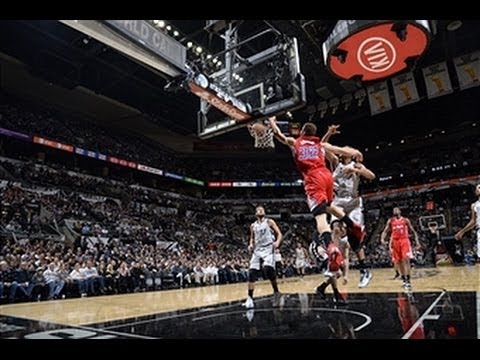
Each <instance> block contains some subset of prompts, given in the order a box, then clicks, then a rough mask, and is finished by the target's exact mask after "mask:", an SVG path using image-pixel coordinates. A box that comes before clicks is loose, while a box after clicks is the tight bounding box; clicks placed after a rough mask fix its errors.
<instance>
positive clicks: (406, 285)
mask: <svg viewBox="0 0 480 360" xmlns="http://www.w3.org/2000/svg"><path fill="white" fill-rule="evenodd" d="M402 287H403V288H404V289H405V291H410V290H412V284H411V283H410V281H403V284H402Z"/></svg>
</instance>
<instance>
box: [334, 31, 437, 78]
mask: <svg viewBox="0 0 480 360" xmlns="http://www.w3.org/2000/svg"><path fill="white" fill-rule="evenodd" d="M392 25H393V24H392V23H390V22H388V23H381V24H375V25H373V26H370V27H368V28H364V29H361V30H359V31H357V32H355V33H353V34H351V35H350V36H348V37H347V38H345V39H344V40H343V41H342V42H340V43H339V44H338V45H337V46H336V50H340V51H342V52H343V53H344V54H346V56H345V57H344V59H342V60H341V59H339V57H337V56H334V55H332V54H331V53H332V52H331V53H330V55H329V58H328V66H329V68H330V70H331V71H332V72H333V73H334V74H335V75H337V76H339V77H340V78H343V79H351V78H353V77H355V76H360V77H361V78H362V80H363V81H370V80H378V79H382V78H386V77H389V76H391V75H393V74H396V73H398V72H400V71H402V70H404V69H406V68H407V63H406V60H407V59H408V58H412V57H418V56H420V55H422V54H423V52H424V51H425V49H426V48H427V45H428V36H427V34H426V32H424V31H423V30H422V29H421V28H420V27H417V26H416V25H415V24H410V23H409V24H407V26H406V28H405V31H406V36H405V38H404V40H403V41H402V40H401V39H400V38H399V37H398V36H397V33H396V32H395V31H393V30H392Z"/></svg>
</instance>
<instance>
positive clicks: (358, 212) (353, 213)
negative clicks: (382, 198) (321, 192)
mask: <svg viewBox="0 0 480 360" xmlns="http://www.w3.org/2000/svg"><path fill="white" fill-rule="evenodd" d="M332 205H336V206H338V207H341V208H342V209H343V211H345V215H348V217H349V218H350V219H352V221H353V222H354V223H355V224H358V225H361V226H363V225H364V220H363V200H362V198H361V197H358V198H340V197H335V198H334V199H333V201H332ZM333 220H338V219H337V218H336V217H335V216H333V215H332V221H333Z"/></svg>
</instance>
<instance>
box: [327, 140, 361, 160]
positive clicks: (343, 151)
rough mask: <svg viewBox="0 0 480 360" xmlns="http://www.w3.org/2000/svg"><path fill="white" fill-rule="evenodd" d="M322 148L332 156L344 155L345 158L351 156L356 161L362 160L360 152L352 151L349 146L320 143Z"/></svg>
mask: <svg viewBox="0 0 480 360" xmlns="http://www.w3.org/2000/svg"><path fill="white" fill-rule="evenodd" d="M322 146H323V147H324V148H325V150H326V151H331V152H333V153H334V154H337V155H345V156H352V157H354V158H355V159H357V161H362V160H363V154H362V153H361V152H360V150H357V149H354V148H352V147H350V146H342V147H340V146H335V145H332V144H330V143H322Z"/></svg>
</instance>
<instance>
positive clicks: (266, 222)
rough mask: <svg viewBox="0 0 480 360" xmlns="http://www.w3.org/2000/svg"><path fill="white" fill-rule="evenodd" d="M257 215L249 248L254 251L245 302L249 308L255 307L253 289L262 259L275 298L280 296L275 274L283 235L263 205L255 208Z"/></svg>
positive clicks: (251, 230)
mask: <svg viewBox="0 0 480 360" xmlns="http://www.w3.org/2000/svg"><path fill="white" fill-rule="evenodd" d="M255 216H256V217H257V221H255V222H254V223H253V224H252V225H250V243H249V245H248V250H249V251H253V254H252V258H251V260H250V268H249V269H248V297H247V301H245V303H244V304H243V305H244V306H245V307H246V308H247V309H251V308H253V307H254V303H253V290H254V289H255V281H256V280H257V275H258V272H259V271H260V269H261V265H262V264H261V262H262V261H263V270H264V276H265V277H266V278H267V279H268V280H270V282H271V284H272V288H273V295H274V299H275V300H277V299H278V298H279V297H280V292H279V291H278V285H277V276H276V274H275V249H277V248H279V247H280V245H281V244H282V239H283V235H282V232H281V231H280V229H279V228H278V226H277V224H276V223H275V221H273V220H272V219H268V218H266V217H265V208H264V207H263V206H257V207H256V208H255Z"/></svg>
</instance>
